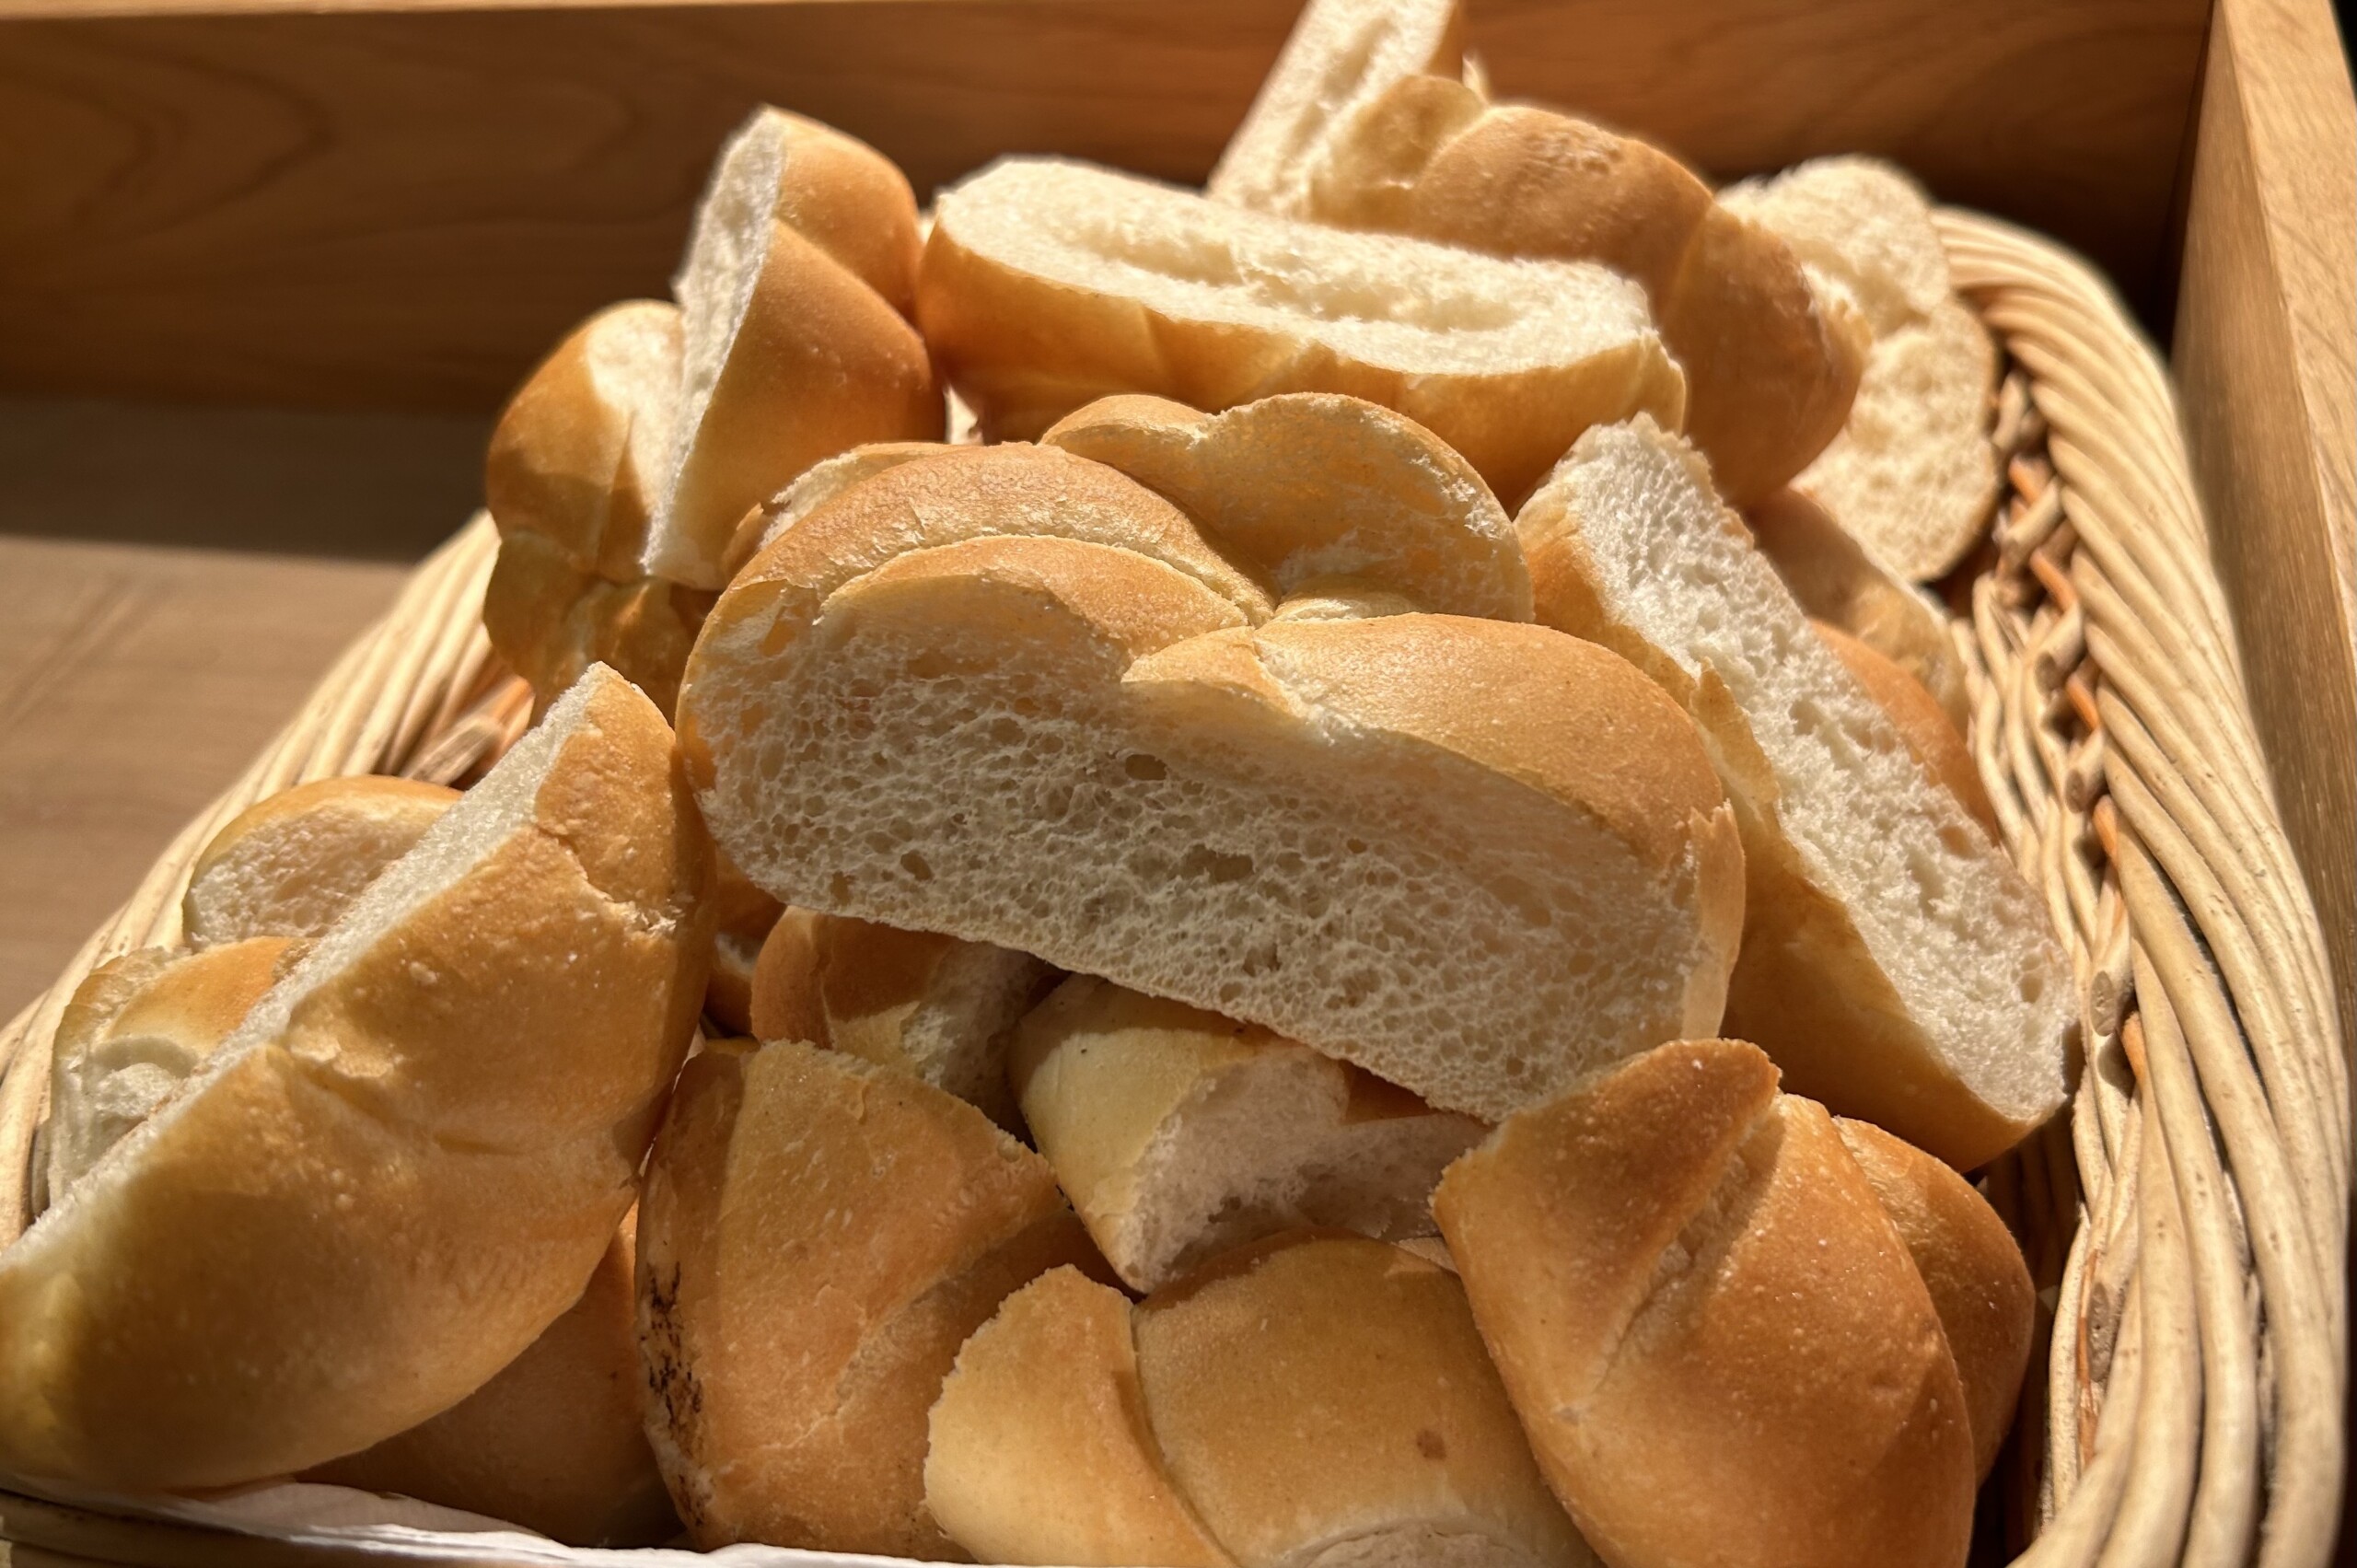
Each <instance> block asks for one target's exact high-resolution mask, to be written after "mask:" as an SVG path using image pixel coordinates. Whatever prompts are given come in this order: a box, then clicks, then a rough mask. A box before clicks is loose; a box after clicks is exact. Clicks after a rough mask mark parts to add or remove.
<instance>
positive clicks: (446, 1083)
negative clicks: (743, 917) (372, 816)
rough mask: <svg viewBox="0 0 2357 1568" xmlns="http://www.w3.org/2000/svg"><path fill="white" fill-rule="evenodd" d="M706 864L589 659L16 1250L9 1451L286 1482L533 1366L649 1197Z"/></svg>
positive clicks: (659, 751)
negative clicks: (639, 1181)
mask: <svg viewBox="0 0 2357 1568" xmlns="http://www.w3.org/2000/svg"><path fill="white" fill-rule="evenodd" d="M711 864H712V850H711V846H710V844H709V842H707V841H706V840H705V838H704V834H703V829H702V825H701V824H700V822H699V821H698V819H697V816H696V812H695V808H694V806H693V803H692V802H691V800H690V799H689V798H688V796H687V794H686V790H685V786H684V784H682V783H681V782H680V780H679V777H678V774H677V770H676V768H675V766H674V762H673V756H672V744H671V736H670V732H669V731H668V729H667V728H665V726H664V725H663V721H662V718H661V716H660V715H659V714H656V711H655V709H654V707H653V705H652V704H651V703H648V702H647V701H646V700H645V699H644V697H643V696H641V695H640V694H639V693H638V692H636V691H633V690H632V689H631V688H630V686H629V685H627V684H626V683H625V682H623V681H622V680H621V679H620V678H619V677H617V676H615V675H614V674H612V672H610V671H608V670H602V669H598V670H593V671H591V672H590V674H589V675H588V676H587V677H586V678H585V679H583V681H582V683H581V685H580V686H579V687H577V688H576V689H575V691H574V692H573V693H572V694H571V695H569V696H568V697H566V698H565V699H564V701H563V702H561V703H558V704H557V706H556V708H555V709H554V710H553V711H552V713H551V714H550V715H549V717H548V718H547V719H546V720H545V721H544V722H543V723H542V724H541V725H540V726H539V727H538V728H537V729H535V730H533V731H532V732H530V733H529V734H528V735H527V736H526V737H525V738H523V739H522V740H521V741H519V742H518V743H517V745H516V747H515V748H514V749H511V750H510V751H509V752H508V754H507V756H506V757H505V759H503V760H502V761H500V763H499V764H498V766H497V767H495V768H493V770H492V772H491V773H490V774H489V775H488V776H486V777H485V778H484V779H483V781H482V783H481V784H477V785H476V786H475V787H474V788H473V789H472V790H470V791H469V792H468V793H467V795H466V796H465V797H464V798H463V799H461V800H460V801H459V803H458V804H457V805H455V806H453V807H450V808H449V810H448V811H447V812H446V813H445V814H444V815H443V817H442V819H441V820H440V821H439V822H437V823H435V826H434V827H433V828H432V829H431V830H429V831H428V832H427V833H426V835H425V836H424V838H423V839H421V840H419V841H418V843H417V846H416V847H415V848H414V849H412V850H411V852H410V853H409V854H407V855H405V856H403V857H402V858H401V860H400V861H399V862H397V863H396V864H395V865H393V866H392V867H390V868H389V869H388V870H387V871H386V872H385V873H384V875H382V876H380V877H377V879H376V880H375V881H374V882H372V883H371V884H370V885H369V887H368V889H367V890H366V892H364V893H362V894H361V896H360V897H359V899H358V900H355V901H354V903H353V905H352V906H351V908H350V909H348V910H347V911H346V912H344V915H343V918H342V919H341V920H339V921H338V922H337V923H336V924H335V926H334V927H333V929H331V931H330V932H329V933H328V934H327V935H325V936H323V937H321V938H320V939H319V941H318V942H317V943H316V944H314V945H313V946H312V947H311V948H310V951H309V952H308V955H307V956H305V957H304V958H303V959H302V960H301V961H300V962H299V963H298V964H297V965H296V967H295V968H294V969H293V970H291V971H290V972H289V973H288V974H287V975H286V976H285V977H284V979H283V980H280V981H278V982H277V983H276V984H275V985H274V986H273V987H272V988H271V990H270V991H269V993H267V994H266V995H264V996H263V998H262V999H261V1002H259V1003H258V1004H256V1005H255V1006H254V1007H253V1009H252V1011H251V1012H250V1013H249V1014H248V1015H247V1016H246V1018H245V1021H244V1022H243V1023H242V1024H240V1025H239V1026H238V1028H237V1029H236V1030H235V1031H234V1032H233V1033H232V1034H231V1035H230V1036H229V1038H228V1039H227V1040H225V1041H224V1042H223V1043H222V1044H221V1046H220V1047H219V1049H217V1050H215V1051H213V1052H212V1053H211V1054H210V1055H209V1056H208V1057H207V1058H206V1059H205V1060H204V1061H203V1063H202V1064H201V1065H200V1066H198V1068H197V1069H196V1071H195V1073H194V1074H192V1076H191V1077H190V1078H189V1079H188V1081H187V1082H186V1084H185V1085H184V1086H182V1087H181V1088H180V1091H179V1092H178V1093H176V1094H174V1095H173V1096H172V1097H171V1098H168V1099H167V1100H166V1101H165V1102H164V1104H163V1105H162V1106H161V1108H160V1109H157V1111H156V1113H155V1114H154V1115H153V1116H151V1117H149V1118H148V1119H147V1120H146V1121H144V1122H142V1123H141V1124H140V1125H139V1126H138V1127H137V1128H136V1129H134V1131H133V1132H130V1133H129V1134H128V1135H126V1136H125V1137H123V1138H122V1141H121V1142H119V1143H117V1144H114V1146H113V1147H112V1148H111V1149H110V1150H109V1151H108V1152H107V1153H106V1154H105V1155H104V1156H101V1157H100V1158H99V1161H98V1162H97V1164H96V1165H95V1166H93V1167H91V1168H90V1170H89V1171H88V1172H87V1174H86V1175H84V1176H83V1177H82V1178H81V1179H80V1180H78V1181H77V1182H75V1184H74V1185H72V1186H71V1187H69V1188H67V1189H65V1190H64V1191H63V1192H60V1193H55V1194H52V1202H51V1205H50V1207H49V1209H48V1212H47V1213H45V1214H42V1215H41V1218H40V1220H39V1221H37V1222H36V1223H35V1224H34V1225H33V1226H32V1228H31V1229H29V1230H28V1231H27V1232H26V1233H25V1234H24V1236H23V1237H21V1238H19V1239H18V1240H17V1242H16V1243H15V1244H14V1245H13V1246H11V1247H9V1248H8V1249H7V1250H6V1252H0V1321H6V1323H7V1324H8V1325H9V1332H8V1333H7V1334H6V1336H0V1466H4V1467H6V1468H7V1469H12V1470H15V1471H17V1473H19V1474H25V1475H36V1476H56V1477H62V1478H67V1479H73V1480H79V1481H87V1482H90V1483H92V1484H97V1485H104V1486H114V1487H121V1488H124V1489H157V1490H176V1489H184V1488H190V1487H201V1486H221V1485H230V1484H235V1483H238V1482H243V1481H253V1480H257V1479H259V1478H261V1477H265V1476H273V1475H283V1474H285V1473H288V1472H290V1471H293V1470H297V1469H303V1468H305V1467H307V1466H310V1465H314V1464H318V1463H320V1462H322V1461H324V1460H327V1459H330V1458H335V1457H336V1456H338V1455H342V1454H348V1453H352V1452H354V1451H355V1450H358V1449H361V1448H365V1447H367V1446H370V1445H372V1444H375V1443H377V1442H379V1441H381V1440H382V1439H384V1438H387V1437H389V1436H391V1435H392V1434H394V1433H396V1432H401V1431H403V1430H405V1429H407V1428H409V1427H411V1426H413V1425H415V1424H416V1423H418V1422H420V1421H423V1420H424V1419H425V1418H426V1417H428V1416H431V1415H433V1414H435V1413H436V1412H437V1411H442V1410H445V1409H447V1407H449V1406H450V1405H452V1404H454V1403H456V1402H457V1401H458V1400H460V1399H462V1398H464V1397H465V1396H466V1395H467V1394H469V1393H470V1392H472V1391H473V1390H474V1389H475V1388H480V1387H481V1386H482V1384H483V1383H484V1382H486V1381H488V1380H489V1379H490V1377H491V1376H492V1375H493V1374H494V1373H496V1372H497V1371H498V1370H499V1369H500V1368H501V1367H503V1366H505V1365H507V1363H509V1362H510V1361H512V1360H514V1359H515V1358H516V1356H517V1353H520V1352H521V1351H522V1350H523V1349H524V1347H525V1346H527V1345H528V1344H529V1343H531V1342H532V1341H533V1339H535V1338H536V1337H537V1336H538V1335H539V1334H540V1331H541V1330H543V1329H545V1328H547V1327H548V1325H549V1324H550V1322H552V1320H553V1319H554V1318H556V1317H557V1316H558V1315H559V1314H561V1313H562V1312H563V1311H564V1310H565V1309H566V1308H567V1307H571V1306H572V1305H573V1304H574V1302H575V1300H577V1299H578V1298H579V1296H580V1295H581V1290H582V1286H583V1284H584V1283H586V1281H587V1280H588V1278H589V1276H590V1274H591V1272H593V1271H594V1270H595V1269H596V1267H597V1262H598V1257H599V1256H600V1255H601V1254H602V1253H603V1252H604V1251H605V1250H606V1248H607V1247H608V1245H609V1244H610V1242H611V1240H612V1237H613V1234H614V1227H615V1225H617V1224H618V1223H619V1222H620V1221H621V1217H622V1214H623V1213H624V1212H625V1211H626V1210H627V1209H628V1208H629V1207H630V1203H631V1199H632V1194H633V1189H634V1187H635V1184H636V1176H637V1170H638V1166H639V1163H640V1160H641V1159H642V1157H643V1156H644V1151H645V1149H646V1147H647V1144H648V1142H649V1140H650V1139H651V1138H652V1137H653V1135H654V1132H655V1123H656V1118H657V1116H658V1115H659V1113H660V1110H661V1107H662V1101H663V1096H664V1094H665V1092H666V1090H667V1089H668V1086H669V1084H670V1081H671V1077H672V1075H673V1074H674V1073H676V1072H677V1070H678V1068H679V1061H680V1059H681V1057H682V1056H683V1055H684V1053H685V1051H686V1050H687V1044H688V1039H689V1036H690V1035H691V1032H692V1031H693V1028H694V1024H695V1013H696V1006H697V1004H698V1003H699V1001H700V1000H701V999H702V995H703V978H704V977H703V964H704V959H705V955H706V954H707V952H708V951H709V950H710V942H711V932H710V929H709V927H708V926H707V925H706V924H705V921H706V920H707V919H708V916H707V915H705V914H704V912H702V900H703V895H704V892H705V889H706V886H707V884H708V882H709V880H710V877H711V875H712V871H711ZM225 1345H234V1346H236V1347H238V1353H237V1354H235V1355H228V1354H224V1353H222V1347H223V1346H225Z"/></svg>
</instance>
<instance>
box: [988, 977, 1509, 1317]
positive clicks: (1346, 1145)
mask: <svg viewBox="0 0 2357 1568" xmlns="http://www.w3.org/2000/svg"><path fill="white" fill-rule="evenodd" d="M1008 1073H1009V1076H1010V1077H1011V1078H1012V1080H1013V1082H1014V1084H1015V1089H1016V1095H1017V1097H1018V1098H1020V1099H1021V1101H1022V1105H1023V1116H1024V1121H1026V1122H1027V1123H1028V1125H1029V1127H1030V1129H1031V1135H1032V1138H1033V1139H1034V1141H1036V1142H1037V1144H1039V1152H1040V1153H1041V1154H1042V1155H1044V1156H1047V1160H1048V1163H1049V1164H1050V1165H1051V1166H1053V1167H1055V1171H1056V1180H1057V1182H1058V1183H1059V1184H1061V1185H1062V1188H1063V1190H1064V1193H1065V1195H1066V1196H1067V1197H1069V1198H1070V1199H1071V1200H1072V1203H1073V1207H1074V1210H1076V1211H1077V1212H1078V1213H1079V1214H1080V1217H1081V1220H1082V1222H1083V1223H1084V1224H1086V1225H1087V1226H1088V1234H1089V1235H1090V1237H1093V1238H1094V1239H1095V1240H1096V1242H1097V1249H1098V1250H1099V1251H1101V1252H1103V1253H1104V1254H1105V1257H1106V1260H1108V1261H1109V1262H1110V1263H1111V1264H1112V1265H1113V1268H1114V1271H1115V1272H1118V1273H1119V1274H1120V1276H1121V1280H1122V1283H1125V1284H1127V1285H1128V1286H1129V1287H1130V1288H1131V1289H1132V1290H1138V1291H1147V1290H1155V1289H1158V1288H1160V1287H1161V1286H1163V1285H1166V1284H1168V1283H1170V1282H1171V1281H1173V1280H1175V1279H1177V1278H1178V1277H1179V1276H1180V1275H1181V1274H1184V1273H1187V1272H1190V1271H1192V1270H1193V1269H1194V1268H1196V1267H1197V1266H1198V1265H1200V1264H1202V1262H1204V1261H1205V1260H1208V1259H1209V1258H1211V1257H1212V1256H1213V1254H1215V1253H1219V1252H1225V1251H1227V1250H1228V1249H1231V1248H1234V1247H1237V1246H1240V1245H1241V1244H1243V1243H1245V1242H1248V1241H1256V1240H1258V1239H1260V1237H1264V1236H1271V1235H1274V1234H1275V1233H1276V1232H1278V1231H1281V1230H1290V1229H1294V1228H1296V1227H1299V1226H1302V1225H1318V1226H1327V1227H1331V1228H1335V1229H1341V1230H1348V1231H1354V1232H1356V1233H1358V1234H1360V1235H1362V1236H1370V1237H1376V1238H1378V1239H1381V1240H1386V1241H1392V1240H1400V1239H1404V1238H1406V1237H1414V1236H1426V1235H1430V1234H1431V1233H1432V1230H1433V1219H1432V1209H1431V1205H1430V1200H1431V1197H1432V1190H1433V1184H1434V1182H1435V1181H1437V1180H1439V1179H1440V1173H1441V1170H1442V1169H1443V1167H1446V1165H1447V1164H1448V1162H1449V1161H1451V1160H1453V1159H1455V1158H1456V1157H1457V1156H1458V1155H1461V1154H1463V1153H1464V1152H1465V1151H1466V1150H1467V1149H1469V1148H1470V1147H1471V1146H1472V1145H1473V1144H1475V1143H1476V1142H1477V1141H1478V1140H1479V1139H1480V1137H1481V1135H1482V1133H1483V1132H1486V1131H1487V1129H1485V1128H1484V1127H1483V1126H1482V1125H1481V1123H1480V1122H1478V1121H1474V1120H1473V1119H1472V1118H1471V1117H1469V1116H1456V1115H1452V1114H1450V1113H1448V1112H1446V1111H1436V1110H1434V1109H1432V1108H1431V1107H1430V1106H1428V1105H1425V1104H1424V1103H1423V1102H1422V1100H1420V1099H1418V1098H1416V1097H1415V1096H1413V1095H1411V1094H1409V1093H1407V1092H1406V1091H1405V1090H1402V1089H1398V1088H1394V1087H1393V1086H1390V1085H1389V1084H1387V1083H1384V1082H1383V1081H1382V1080H1381V1079H1379V1078H1375V1077H1371V1076H1369V1075H1368V1074H1365V1073H1363V1072H1360V1071H1359V1070H1358V1069H1356V1068H1354V1067H1350V1066H1347V1065H1345V1064H1344V1063H1340V1062H1335V1061H1332V1060H1330V1059H1329V1058H1327V1057H1324V1056H1321V1055H1319V1054H1318V1052H1316V1051H1312V1050H1310V1049H1309V1048H1308V1047H1307V1046H1304V1045H1295V1044H1294V1043H1293V1042H1292V1041H1291V1040H1284V1039H1283V1038H1281V1037H1279V1036H1277V1035H1274V1034H1271V1032H1270V1031H1268V1030H1267V1029H1264V1028H1260V1027H1258V1026H1257V1025H1252V1024H1238V1023H1233V1022H1231V1021H1229V1020H1228V1019H1225V1018H1223V1017H1220V1016H1217V1015H1215V1014H1211V1013H1205V1012H1202V1011H1201V1010H1199V1009H1197V1008H1193V1007H1189V1006H1187V1005H1184V1004H1183V1003H1178V1002H1165V1001H1162V1000H1160V999H1158V998H1155V997H1151V996H1141V995H1139V994H1138V993H1136V992H1134V991H1124V990H1123V989H1121V988H1120V986H1118V985H1114V984H1112V983H1111V982H1110V981H1102V980H1097V979H1096V978H1094V977H1092V976H1086V975H1074V976H1073V977H1072V978H1071V979H1069V980H1066V981H1064V982H1063V983H1062V985H1060V986H1058V987H1057V988H1056V990H1055V991H1054V993H1051V995H1050V996H1049V997H1048V999H1047V1000H1046V1001H1045V1002H1043V1003H1041V1004H1040V1005H1039V1007H1038V1008H1037V1009H1036V1010H1035V1011H1033V1012H1032V1013H1031V1014H1030V1015H1029V1016H1028V1017H1026V1018H1025V1019H1024V1020H1023V1022H1022V1023H1021V1025H1020V1026H1019V1027H1018V1028H1016V1034H1015V1046H1014V1050H1013V1051H1012V1053H1011V1054H1010V1056H1009V1059H1008Z"/></svg>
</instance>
